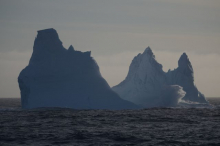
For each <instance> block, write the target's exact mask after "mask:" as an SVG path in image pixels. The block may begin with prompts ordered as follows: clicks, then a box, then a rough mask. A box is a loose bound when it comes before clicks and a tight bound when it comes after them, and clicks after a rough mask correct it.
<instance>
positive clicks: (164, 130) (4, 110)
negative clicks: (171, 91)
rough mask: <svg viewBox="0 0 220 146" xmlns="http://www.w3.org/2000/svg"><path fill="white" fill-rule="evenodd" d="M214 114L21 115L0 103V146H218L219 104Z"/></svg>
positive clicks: (14, 104)
mask: <svg viewBox="0 0 220 146" xmlns="http://www.w3.org/2000/svg"><path fill="white" fill-rule="evenodd" d="M208 100H209V102H210V103H211V104H213V105H215V107H214V108H151V109H142V110H119V111H111V110H73V109H60V108H53V109H35V110H22V109H21V107H20V99H16V98H14V99H13V98H7V99H6V98H0V146H18V145H33V146H35V145H36V146H38V145H76V146H78V145H83V146H84V145H89V146H90V145H118V146H121V145H143V146H145V145H149V146H150V145H156V146H160V145H161V146H163V145H167V146H188V145H192V146H197V145H204V146H207V145H212V146H220V98H208Z"/></svg>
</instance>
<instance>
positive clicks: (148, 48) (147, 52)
mask: <svg viewBox="0 0 220 146" xmlns="http://www.w3.org/2000/svg"><path fill="white" fill-rule="evenodd" d="M143 54H147V55H149V56H150V57H153V58H154V53H153V52H152V50H151V48H150V47H149V46H148V47H147V48H146V49H145V50H144V53H143Z"/></svg>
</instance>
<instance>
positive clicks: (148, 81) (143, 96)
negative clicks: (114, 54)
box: [112, 47, 208, 107]
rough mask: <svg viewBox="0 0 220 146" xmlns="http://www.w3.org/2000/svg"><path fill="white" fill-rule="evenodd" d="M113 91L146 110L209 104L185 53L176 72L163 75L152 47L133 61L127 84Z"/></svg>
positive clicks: (121, 84)
mask: <svg viewBox="0 0 220 146" xmlns="http://www.w3.org/2000/svg"><path fill="white" fill-rule="evenodd" d="M112 89H113V90H114V91H115V92H116V93H118V95H120V97H121V98H123V99H125V100H128V101H131V102H133V103H135V104H137V105H140V106H143V107H160V106H165V107H170V106H172V107H173V106H178V105H179V103H180V102H182V101H183V102H185V103H186V102H188V101H189V102H198V103H203V104H207V103H208V102H207V101H206V99H205V96H204V95H203V94H202V93H201V92H199V91H198V89H197V87H196V86H195V84H194V72H193V68H192V65H191V63H190V61H189V59H188V56H187V55H186V53H183V55H181V57H180V59H179V61H178V68H177V69H174V70H173V71H171V70H169V71H168V72H164V71H163V69H162V65H161V64H160V63H158V62H157V60H156V59H155V55H154V54H153V52H152V50H151V48H150V47H147V48H146V49H145V51H144V52H143V53H142V54H141V53H140V54H138V55H137V56H136V57H134V59H133V60H132V62H131V65H130V67H129V71H128V75H127V77H126V78H125V80H123V81H122V82H121V83H119V84H118V85H116V86H114V87H112Z"/></svg>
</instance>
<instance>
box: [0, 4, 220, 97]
mask: <svg viewBox="0 0 220 146" xmlns="http://www.w3.org/2000/svg"><path fill="white" fill-rule="evenodd" d="M219 14H220V1H219V0H178V1H177V0H38V1H36V0H0V97H20V91H19V87H18V83H17V77H18V75H19V73H20V71H21V70H22V69H23V68H25V67H26V66H27V65H28V61H29V59H30V57H31V53H32V51H33V43H34V39H35V37H36V35H37V30H41V29H46V28H54V29H56V30H57V32H58V34H59V37H60V39H61V41H62V42H63V45H64V47H65V48H68V47H69V46H70V45H73V46H74V48H75V49H76V50H79V51H92V53H91V55H92V57H93V58H94V59H95V60H96V61H97V63H98V65H99V67H100V71H101V74H102V76H103V77H104V78H105V79H106V80H107V82H108V83H109V85H110V86H114V85H117V84H118V83H120V82H121V81H122V80H124V78H125V77H126V75H127V73H128V68H129V65H130V63H131V61H132V59H133V58H134V56H136V55H137V54H138V53H142V52H143V51H144V49H145V48H147V47H148V46H150V47H151V49H152V51H153V52H154V54H155V56H156V59H157V61H158V62H159V63H161V64H162V65H163V70H164V71H167V70H168V69H174V68H177V62H178V59H179V57H180V56H181V54H182V53H183V52H186V53H187V55H188V57H189V59H190V61H191V63H192V66H193V68H194V77H195V84H196V86H197V87H198V89H199V90H200V91H201V92H202V93H203V94H205V96H206V97H220V90H219V89H220V77H219V75H220V15H219Z"/></svg>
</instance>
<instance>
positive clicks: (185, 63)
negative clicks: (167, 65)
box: [178, 52, 192, 68]
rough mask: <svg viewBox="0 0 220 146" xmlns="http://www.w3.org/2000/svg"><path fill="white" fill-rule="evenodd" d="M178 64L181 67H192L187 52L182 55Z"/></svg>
mask: <svg viewBox="0 0 220 146" xmlns="http://www.w3.org/2000/svg"><path fill="white" fill-rule="evenodd" d="M178 66H179V67H184V66H190V67H191V68H192V65H191V62H190V61H189V58H188V56H187V55H186V53H185V52H184V53H183V54H182V55H181V56H180V59H179V61H178Z"/></svg>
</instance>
